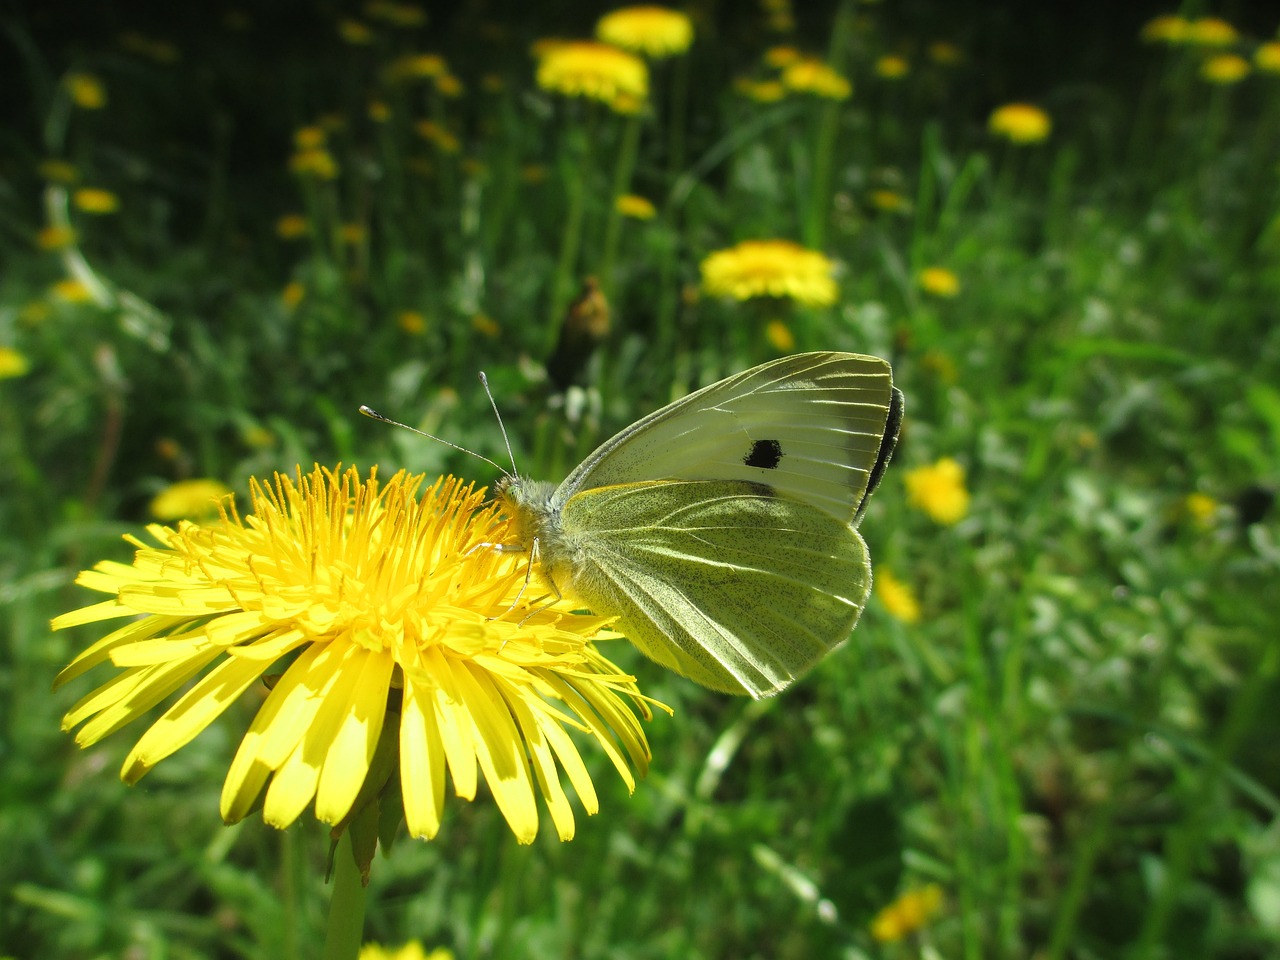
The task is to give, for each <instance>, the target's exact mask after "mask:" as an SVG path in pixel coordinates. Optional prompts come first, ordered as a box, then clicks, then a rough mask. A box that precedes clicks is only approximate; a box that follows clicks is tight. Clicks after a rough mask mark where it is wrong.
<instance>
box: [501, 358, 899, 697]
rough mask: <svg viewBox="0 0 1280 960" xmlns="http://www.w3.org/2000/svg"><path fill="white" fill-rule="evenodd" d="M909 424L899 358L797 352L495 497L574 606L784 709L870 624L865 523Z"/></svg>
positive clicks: (648, 647)
mask: <svg viewBox="0 0 1280 960" xmlns="http://www.w3.org/2000/svg"><path fill="white" fill-rule="evenodd" d="M902 411H903V398H902V393H901V392H900V391H899V390H898V389H897V388H896V387H894V385H893V374H892V371H891V369H890V366H889V364H888V362H887V361H885V360H882V359H880V358H878V357H871V356H863V355H861V354H856V353H836V352H822V353H802V354H796V355H794V356H789V357H783V358H781V359H779V360H774V361H771V362H769V363H764V364H761V365H760V366H758V367H752V368H751V369H750V370H746V371H744V372H742V373H738V374H735V375H734V376H731V377H728V378H727V379H725V380H721V381H720V382H718V383H714V384H712V385H711V386H709V387H704V388H703V389H701V390H698V391H696V392H694V393H691V394H689V395H688V396H686V397H683V398H681V399H679V400H677V401H675V402H674V403H671V404H669V405H667V406H665V407H663V408H662V409H660V410H657V411H655V412H654V413H651V414H649V415H648V416H647V417H644V418H643V419H641V420H638V421H637V422H636V423H633V424H632V425H631V426H629V427H627V428H626V429H625V430H623V431H622V432H621V433H619V434H618V435H617V436H615V437H613V438H612V439H611V440H608V441H606V442H605V443H604V444H602V445H601V446H600V447H599V448H598V449H597V450H596V451H595V452H594V453H592V454H591V455H590V456H589V457H587V459H586V460H584V461H583V462H582V464H581V465H580V466H578V467H577V469H575V470H574V471H573V472H572V473H570V474H569V476H568V478H566V479H565V481H564V482H563V483H561V484H560V485H559V486H556V485H554V484H552V483H547V482H544V481H535V480H530V479H527V478H525V477H520V476H516V475H507V476H504V477H503V478H502V479H501V480H499V481H498V483H497V485H496V487H495V491H494V497H495V500H496V501H497V503H498V504H499V505H500V507H501V508H502V509H503V511H504V512H505V513H506V515H507V517H508V519H509V521H510V525H511V529H512V531H513V535H514V538H515V543H514V544H511V545H510V547H511V549H516V550H521V551H524V552H527V553H528V554H529V556H530V558H531V562H532V563H534V564H535V569H536V570H537V572H538V573H539V574H540V576H541V577H542V579H544V580H545V581H546V582H547V583H548V585H549V586H550V587H551V589H552V591H553V592H554V593H555V594H556V595H557V596H564V597H568V598H570V599H571V600H573V601H574V602H579V603H581V604H583V605H584V606H585V607H587V608H588V609H590V610H591V611H592V612H593V613H595V614H599V615H602V616H616V617H617V621H616V623H615V626H614V629H616V630H617V631H618V632H619V633H621V634H623V635H625V636H626V637H627V638H628V639H629V640H630V641H631V642H632V643H633V644H635V645H636V646H637V647H639V648H640V650H641V651H642V652H643V653H644V654H646V655H647V656H648V657H650V658H651V659H653V660H655V661H656V662H658V663H660V664H662V665H663V666H665V667H668V668H670V669H672V670H674V671H675V672H676V673H679V674H681V675H682V676H685V677H688V678H689V679H690V680H693V681H695V682H697V683H699V684H702V685H703V686H705V687H709V688H711V689H713V690H720V691H724V692H727V693H735V694H748V695H750V696H752V697H756V698H761V697H767V696H771V695H773V694H775V693H778V692H779V691H781V690H783V689H785V688H786V687H787V686H789V685H790V684H791V683H792V682H794V681H795V680H796V679H797V678H798V677H800V676H801V675H802V674H804V673H805V671H807V670H808V669H809V668H810V667H812V666H813V665H814V664H816V663H817V662H818V661H819V660H821V659H822V658H823V657H824V656H826V655H827V654H828V653H830V652H831V651H832V650H833V649H835V648H836V647H838V646H839V645H840V644H841V643H843V642H844V641H845V639H846V638H847V637H848V636H849V633H850V632H851V631H852V630H853V628H854V626H855V625H856V624H857V622H858V617H859V615H860V614H861V613H862V608H863V606H864V605H865V604H866V602H867V597H868V595H869V594H870V592H871V560H870V556H869V554H868V552H867V545H866V543H864V542H863V539H862V537H861V535H860V534H859V533H858V530H857V526H858V523H859V521H860V520H861V519H862V514H863V512H864V511H865V509H866V506H867V500H868V498H869V497H870V496H871V494H872V492H873V491H874V490H875V488H876V486H877V485H878V484H879V482H880V479H881V477H882V476H883V475H884V471H885V468H886V466H888V463H889V458H890V457H891V456H892V454H893V448H894V445H895V444H896V443H897V439H898V430H899V427H900V426H901V423H902Z"/></svg>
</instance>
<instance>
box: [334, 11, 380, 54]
mask: <svg viewBox="0 0 1280 960" xmlns="http://www.w3.org/2000/svg"><path fill="white" fill-rule="evenodd" d="M338 36H339V37H341V38H342V42H343V43H349V44H351V45H352V46H353V47H367V46H368V45H369V44H371V43H373V31H372V30H370V29H369V25H368V24H367V23H361V22H360V21H359V20H354V19H352V18H350V17H347V18H344V19H342V20H339V21H338Z"/></svg>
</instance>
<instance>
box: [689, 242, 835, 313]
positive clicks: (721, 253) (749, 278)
mask: <svg viewBox="0 0 1280 960" xmlns="http://www.w3.org/2000/svg"><path fill="white" fill-rule="evenodd" d="M834 270H835V264H834V263H832V261H831V260H829V259H828V258H827V257H825V256H823V255H822V254H821V253H819V252H818V251H816V250H809V249H806V248H805V247H802V246H800V244H798V243H793V242H792V241H790V240H746V241H743V242H742V243H739V244H738V245H737V246H735V247H729V248H728V249H726V250H718V251H716V252H715V253H713V254H711V255H710V256H709V257H707V258H706V259H705V260H703V261H702V287H703V289H704V290H705V291H706V292H707V293H709V294H711V295H712V296H716V297H730V298H732V299H734V300H748V299H750V298H752V297H783V298H790V299H792V300H795V301H796V302H797V303H802V304H805V305H807V306H812V307H828V306H830V305H831V304H833V303H835V302H836V298H837V296H838V295H839V288H838V287H837V286H836V281H835V277H834V276H833V273H834Z"/></svg>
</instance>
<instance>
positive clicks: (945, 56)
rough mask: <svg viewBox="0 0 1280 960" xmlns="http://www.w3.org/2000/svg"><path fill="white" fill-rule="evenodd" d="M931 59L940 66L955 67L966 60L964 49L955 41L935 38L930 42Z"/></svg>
mask: <svg viewBox="0 0 1280 960" xmlns="http://www.w3.org/2000/svg"><path fill="white" fill-rule="evenodd" d="M929 59H930V60H932V61H933V62H934V63H936V64H938V66H940V67H954V66H955V65H956V64H958V63H960V62H961V61H962V60H964V51H962V50H961V49H960V48H959V47H957V46H956V45H955V44H954V43H949V42H948V41H946V40H935V41H933V43H931V44H929Z"/></svg>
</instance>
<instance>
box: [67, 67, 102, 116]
mask: <svg viewBox="0 0 1280 960" xmlns="http://www.w3.org/2000/svg"><path fill="white" fill-rule="evenodd" d="M62 84H63V86H64V87H65V88H66V90H67V95H68V96H69V97H71V102H72V103H74V104H75V105H76V106H77V107H79V108H80V109H82V110H101V109H102V108H103V107H105V106H106V105H107V88H106V87H105V86H103V85H102V81H101V80H99V79H98V77H97V76H96V75H95V74H92V73H83V72H80V71H75V72H73V73H68V74H67V75H66V76H65V77H63V78H62Z"/></svg>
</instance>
